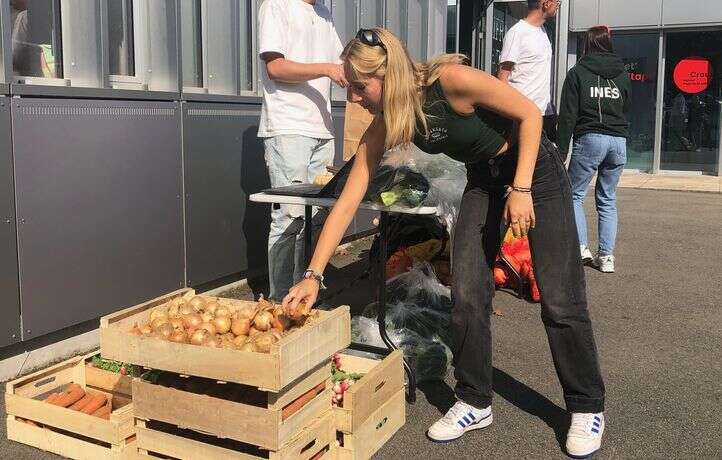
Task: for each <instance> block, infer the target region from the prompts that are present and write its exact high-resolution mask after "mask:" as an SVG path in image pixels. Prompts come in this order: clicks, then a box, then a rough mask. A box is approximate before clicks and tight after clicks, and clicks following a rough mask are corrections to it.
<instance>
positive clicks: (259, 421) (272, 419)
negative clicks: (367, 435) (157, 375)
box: [133, 363, 331, 451]
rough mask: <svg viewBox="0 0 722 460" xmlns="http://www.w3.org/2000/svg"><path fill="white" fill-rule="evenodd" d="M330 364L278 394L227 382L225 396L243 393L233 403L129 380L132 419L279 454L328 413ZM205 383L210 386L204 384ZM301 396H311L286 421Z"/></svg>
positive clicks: (321, 366)
mask: <svg viewBox="0 0 722 460" xmlns="http://www.w3.org/2000/svg"><path fill="white" fill-rule="evenodd" d="M330 374H331V364H330V363H326V364H321V365H319V366H318V367H317V368H316V369H314V370H313V371H311V372H310V373H309V374H307V375H305V376H303V377H301V378H299V379H298V380H297V381H296V382H293V383H292V384H291V385H289V386H288V387H287V388H285V389H284V391H282V392H281V393H268V392H261V391H259V390H257V389H255V388H249V387H247V386H246V387H244V386H242V385H237V384H231V383H225V384H223V385H220V386H219V385H215V388H222V387H225V386H228V388H227V390H228V392H226V393H227V394H228V393H232V392H234V391H238V392H242V394H240V396H239V397H238V398H237V399H238V400H242V401H244V403H241V402H235V401H230V400H225V399H221V398H220V397H213V396H208V395H206V394H199V393H193V392H190V391H184V390H179V389H176V388H173V387H170V386H164V385H159V384H153V383H150V382H145V381H142V380H140V379H135V380H134V381H133V407H134V410H135V417H136V418H138V419H144V420H156V421H160V422H164V423H168V424H171V425H175V426H178V427H181V428H187V429H192V430H195V431H199V432H201V433H205V434H210V435H213V436H216V437H219V438H229V439H233V440H236V441H241V442H244V443H248V444H253V445H255V446H259V447H262V448H265V449H269V450H273V451H277V450H279V449H280V448H281V447H282V446H284V445H285V444H287V443H288V442H289V441H290V440H291V439H293V438H295V437H296V436H297V435H298V433H300V432H301V431H303V429H304V427H306V426H308V425H309V424H310V423H311V422H312V421H314V420H316V419H318V418H320V417H321V416H323V415H325V414H326V413H329V412H330V410H331V396H330V392H329V390H330ZM207 383H214V382H212V381H207ZM301 397H304V399H305V397H312V399H311V400H309V401H308V402H306V403H305V404H303V405H302V406H301V407H300V408H299V409H298V410H297V411H295V412H293V413H290V414H288V415H287V416H286V413H285V412H286V411H284V408H287V407H288V408H289V409H290V408H291V407H292V406H289V405H290V404H292V403H294V402H297V403H298V402H299V401H297V400H298V398H301Z"/></svg>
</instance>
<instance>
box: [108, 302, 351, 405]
mask: <svg viewBox="0 0 722 460" xmlns="http://www.w3.org/2000/svg"><path fill="white" fill-rule="evenodd" d="M194 295H195V291H193V290H192V289H180V290H178V291H175V292H172V293H170V294H166V295H164V296H161V297H158V298H157V299H154V300H151V301H148V302H145V303H142V304H140V305H137V306H135V307H130V308H127V309H125V310H122V311H120V312H117V313H114V314H111V315H108V316H104V317H103V318H101V320H100V350H101V353H102V355H103V356H104V357H106V358H109V359H115V360H118V361H123V362H127V363H133V364H138V365H141V366H146V367H150V368H153V369H161V370H165V371H170V372H178V373H180V374H187V375H195V376H199V377H207V378H212V379H216V380H223V381H226V382H234V383H240V384H244V385H251V386H255V387H258V388H262V389H264V390H266V391H274V392H278V391H281V390H282V389H283V388H284V387H286V386H287V385H289V384H290V383H291V382H293V381H294V380H296V379H297V378H298V377H300V376H302V375H304V374H305V373H307V372H308V371H310V370H312V369H313V368H314V367H316V366H317V365H319V364H321V363H323V362H325V361H326V360H328V358H329V356H331V355H332V354H333V353H335V352H337V351H338V350H341V349H343V348H345V347H347V346H348V345H349V344H350V343H351V318H350V314H349V307H348V306H342V307H338V308H336V309H335V310H333V311H320V312H319V313H320V318H319V320H317V321H316V322H314V323H313V324H312V325H309V326H305V327H303V328H300V329H299V330H297V331H294V332H293V333H291V334H289V335H287V336H286V337H283V338H282V339H281V340H280V341H279V342H278V343H276V344H274V345H273V346H272V347H271V352H270V353H255V352H242V351H238V350H231V349H211V348H207V347H199V346H194V345H188V344H180V343H173V342H168V341H164V340H158V339H156V338H153V337H150V338H148V337H142V336H135V335H132V334H130V333H128V331H129V330H130V329H131V328H132V327H133V325H134V324H135V323H139V324H142V323H144V322H145V321H146V320H147V317H148V315H149V310H150V309H152V308H154V307H156V306H159V305H162V304H165V303H167V302H169V301H170V300H171V299H173V298H175V297H184V298H187V299H190V298H191V297H193V296H194ZM207 298H208V299H213V300H216V301H218V302H219V303H220V304H222V305H228V306H231V307H232V308H233V307H239V306H241V305H243V304H245V303H248V302H246V301H242V300H233V299H224V298H215V297H207Z"/></svg>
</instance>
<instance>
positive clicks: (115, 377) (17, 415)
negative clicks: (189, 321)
mask: <svg viewBox="0 0 722 460" xmlns="http://www.w3.org/2000/svg"><path fill="white" fill-rule="evenodd" d="M93 355H94V353H93V354H89V355H87V356H80V357H76V358H72V359H69V360H67V361H63V362H61V363H59V364H56V365H54V366H51V367H49V368H47V369H44V370H41V371H38V372H35V373H33V374H30V375H28V376H25V377H22V378H19V379H16V380H13V381H12V382H8V384H7V386H6V393H5V407H6V410H7V435H8V439H10V440H13V441H17V442H21V443H23V444H28V445H31V446H33V447H37V448H39V449H42V450H46V451H49V452H53V453H56V454H58V455H62V456H64V457H69V458H74V459H82V460H97V459H122V458H132V456H133V455H134V452H135V446H134V444H133V442H134V438H135V427H134V425H133V405H132V403H131V392H130V388H131V383H130V382H131V380H130V378H129V377H125V376H122V375H119V374H115V373H112V372H107V371H103V370H101V369H96V368H94V367H88V366H87V363H86V362H87V361H88V360H89V359H90V358H91V357H92V356H93ZM70 383H77V384H79V385H81V386H82V387H84V389H86V391H89V392H96V393H105V394H106V395H108V396H109V397H111V398H112V404H113V411H112V412H111V414H110V419H109V420H104V419H102V418H99V417H95V416H92V415H88V414H84V413H82V412H78V411H74V410H71V409H68V408H64V407H60V406H54V405H52V404H49V403H46V402H44V399H45V398H46V397H47V396H48V395H49V394H50V393H53V392H57V391H60V390H61V389H64V388H65V387H66V386H67V385H69V384H70ZM26 420H30V421H31V422H33V424H29V423H27V422H26ZM129 456H130V457H129Z"/></svg>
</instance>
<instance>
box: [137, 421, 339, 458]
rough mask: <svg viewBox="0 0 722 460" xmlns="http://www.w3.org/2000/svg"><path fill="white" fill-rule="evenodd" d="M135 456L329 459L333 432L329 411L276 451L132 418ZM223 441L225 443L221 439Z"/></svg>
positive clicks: (331, 453)
mask: <svg viewBox="0 0 722 460" xmlns="http://www.w3.org/2000/svg"><path fill="white" fill-rule="evenodd" d="M136 430H137V436H138V438H137V445H138V458H168V457H170V458H174V459H180V460H185V459H188V460H198V459H204V460H259V459H268V460H321V459H323V460H329V459H331V458H333V459H335V458H336V457H335V456H336V454H337V452H338V449H335V447H336V445H337V442H336V434H335V433H336V432H335V430H334V427H333V415H332V414H331V413H330V412H329V413H327V414H326V415H325V416H324V417H322V418H320V419H317V420H315V421H314V422H313V423H312V424H311V425H309V426H308V427H306V428H305V429H304V430H303V431H302V432H301V433H300V434H299V435H298V436H297V437H296V438H295V439H293V440H292V441H291V442H289V443H288V444H286V445H285V446H283V447H282V448H281V449H280V450H278V451H264V450H259V449H253V448H249V445H248V444H241V443H237V442H228V440H219V439H217V438H214V437H211V436H208V435H202V434H200V433H197V432H195V431H190V430H179V429H175V430H173V429H172V428H169V427H168V426H162V427H160V426H150V423H146V422H144V421H142V420H137V421H136ZM224 441H225V442H224Z"/></svg>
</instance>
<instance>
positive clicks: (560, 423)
mask: <svg viewBox="0 0 722 460" xmlns="http://www.w3.org/2000/svg"><path fill="white" fill-rule="evenodd" d="M493 382H494V384H493V385H494V392H495V393H496V394H498V395H499V396H501V397H502V398H504V399H506V400H507V401H509V402H510V403H512V404H513V405H515V406H516V407H518V408H519V409H521V410H523V411H524V412H526V413H528V414H531V415H534V416H535V417H538V418H540V419H541V420H542V421H543V422H544V423H546V424H547V425H548V426H549V427H550V428H551V429H552V430H554V434H555V435H556V438H557V443H559V446H560V447H561V448H562V450H563V449H564V446H565V444H566V436H567V429H568V427H569V413H568V412H567V411H566V410H564V409H562V408H561V407H559V406H557V405H556V404H554V403H553V402H551V401H550V400H549V399H548V398H546V397H545V396H543V395H542V394H540V393H537V392H536V391H534V390H533V389H531V388H529V387H528V386H526V385H524V384H523V383H521V382H520V381H518V380H516V379H515V378H514V377H512V376H510V375H509V374H507V373H506V372H504V371H502V370H499V369H497V368H496V367H495V368H494V380H493Z"/></svg>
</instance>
